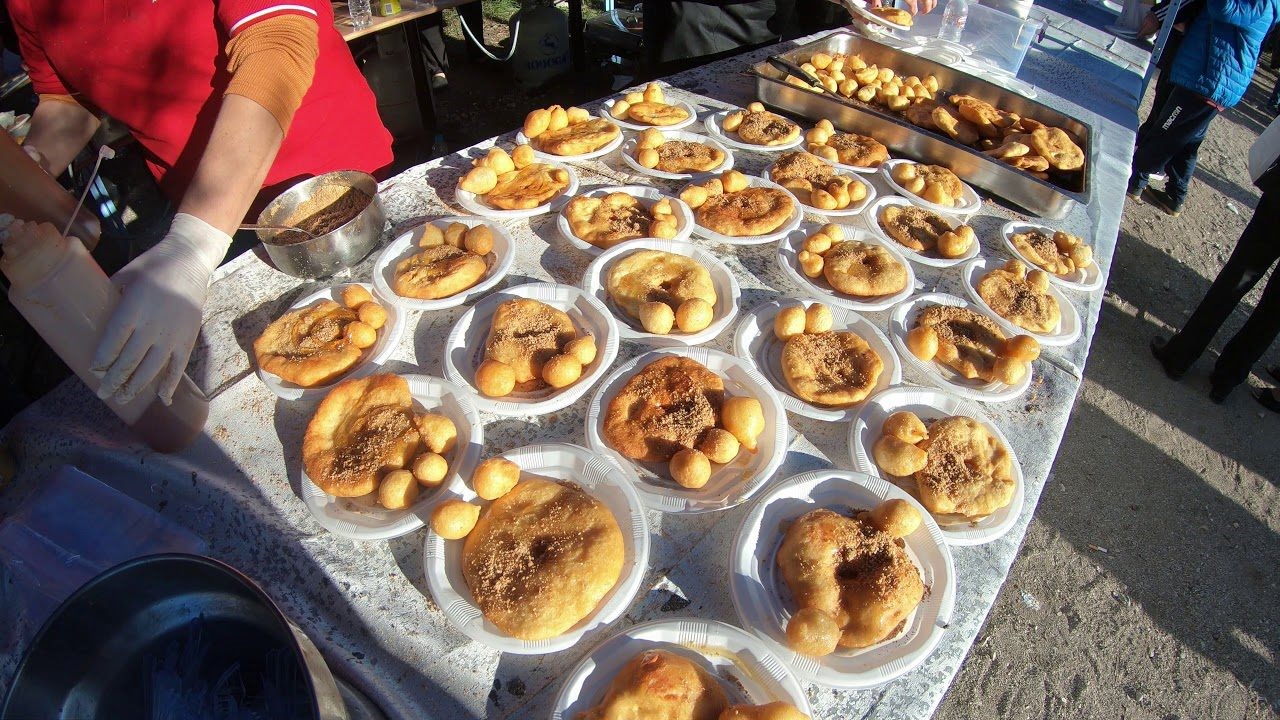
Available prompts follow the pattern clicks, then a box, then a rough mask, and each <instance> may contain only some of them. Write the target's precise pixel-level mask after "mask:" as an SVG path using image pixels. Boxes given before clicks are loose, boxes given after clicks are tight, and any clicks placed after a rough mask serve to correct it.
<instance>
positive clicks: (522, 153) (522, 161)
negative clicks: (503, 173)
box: [511, 145, 537, 170]
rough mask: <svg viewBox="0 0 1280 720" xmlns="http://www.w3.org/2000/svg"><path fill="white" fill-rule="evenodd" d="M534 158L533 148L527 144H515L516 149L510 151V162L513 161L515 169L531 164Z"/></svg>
mask: <svg viewBox="0 0 1280 720" xmlns="http://www.w3.org/2000/svg"><path fill="white" fill-rule="evenodd" d="M536 159H537V158H536V157H535V156H534V154H533V148H532V147H531V146H529V145H517V146H516V149H515V150H512V151H511V162H513V163H515V166H516V169H517V170H520V169H522V168H525V167H528V166H529V165H532V164H533V162H534V160H536Z"/></svg>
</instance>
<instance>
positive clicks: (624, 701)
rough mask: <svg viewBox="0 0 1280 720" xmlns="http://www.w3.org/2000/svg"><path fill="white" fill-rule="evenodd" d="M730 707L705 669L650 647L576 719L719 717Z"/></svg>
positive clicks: (709, 719)
mask: <svg viewBox="0 0 1280 720" xmlns="http://www.w3.org/2000/svg"><path fill="white" fill-rule="evenodd" d="M728 707H729V698H728V697H727V696H726V695H725V693H724V689H723V688H721V687H720V683H719V681H717V680H716V679H715V678H714V677H712V676H711V675H710V674H708V673H707V672H706V671H705V670H703V669H702V668H700V667H698V666H697V665H696V664H694V663H693V662H691V661H690V660H688V659H687V658H684V657H682V656H680V655H677V654H676V653H673V652H667V651H666V650H646V651H644V652H642V653H640V654H639V655H636V656H635V657H633V658H631V660H630V661H628V662H627V664H626V665H624V666H623V667H622V670H620V671H618V674H617V676H616V677H614V679H613V682H611V683H609V690H608V691H607V692H606V693H605V695H604V698H602V699H601V700H600V704H599V705H596V706H595V707H593V708H591V709H590V710H588V711H587V712H585V713H582V714H580V715H578V717H577V718H576V720H719V718H720V714H721V713H722V712H724V711H725V709H726V708H728Z"/></svg>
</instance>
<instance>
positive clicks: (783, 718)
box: [720, 700, 809, 720]
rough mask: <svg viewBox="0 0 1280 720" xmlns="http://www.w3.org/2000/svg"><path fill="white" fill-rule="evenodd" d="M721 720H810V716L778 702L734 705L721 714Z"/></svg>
mask: <svg viewBox="0 0 1280 720" xmlns="http://www.w3.org/2000/svg"><path fill="white" fill-rule="evenodd" d="M720 720H809V716H808V715H805V714H804V713H802V712H800V710H799V709H798V708H797V707H796V706H795V705H792V704H791V703H787V702H782V701H781V700H778V701H775V702H771V703H767V704H765V705H734V706H732V707H730V708H729V709H728V710H725V711H724V712H723V713H721V714H720Z"/></svg>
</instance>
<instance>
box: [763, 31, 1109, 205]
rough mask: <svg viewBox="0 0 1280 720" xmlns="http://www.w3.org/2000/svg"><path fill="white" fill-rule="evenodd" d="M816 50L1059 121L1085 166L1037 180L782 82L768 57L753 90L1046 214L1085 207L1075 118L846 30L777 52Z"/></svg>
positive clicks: (900, 121)
mask: <svg viewBox="0 0 1280 720" xmlns="http://www.w3.org/2000/svg"><path fill="white" fill-rule="evenodd" d="M817 52H825V53H828V54H836V53H844V54H846V55H853V54H855V53H856V54H858V55H861V56H862V59H863V60H865V61H866V62H867V64H869V65H870V64H874V65H879V66H880V67H888V68H892V69H893V71H894V72H895V73H897V74H899V75H905V76H910V75H915V76H917V77H922V78H923V77H925V76H926V75H930V74H932V75H934V76H935V77H937V78H938V86H939V88H941V89H942V91H944V92H946V93H951V94H957V93H963V94H966V95H972V96H973V97H976V98H979V99H981V100H985V101H987V102H989V103H991V104H992V105H994V106H996V107H998V108H1001V109H1002V110H1006V111H1009V112H1014V113H1017V114H1019V115H1021V116H1024V117H1031V118H1035V119H1036V120H1039V121H1040V122H1042V123H1045V124H1046V125H1052V126H1056V127H1060V128H1062V129H1063V130H1065V131H1067V132H1068V133H1070V134H1071V135H1073V136H1074V137H1075V138H1076V139H1077V141H1079V142H1080V143H1081V146H1080V147H1081V149H1082V150H1083V151H1084V156H1085V165H1084V168H1083V169H1082V170H1080V171H1079V172H1076V173H1070V174H1055V175H1052V176H1051V177H1050V180H1048V181H1046V180H1041V179H1039V178H1036V177H1033V176H1032V175H1030V174H1029V173H1025V172H1022V171H1021V170H1016V169H1014V168H1012V167H1010V166H1009V165H1006V164H1004V163H1002V162H1000V161H999V160H996V159H995V158H992V157H989V156H987V155H984V154H982V153H981V152H979V151H978V150H975V149H973V148H971V147H968V146H965V145H961V144H960V143H958V142H955V141H954V140H952V139H951V138H949V137H947V136H946V135H943V134H941V133H937V132H934V131H931V130H926V129H924V128H921V127H917V126H915V125H912V124H911V123H909V122H907V121H906V119H904V118H903V117H901V116H900V115H898V114H896V113H893V112H891V111H889V110H887V109H885V108H882V107H879V106H873V105H870V104H868V103H863V102H860V101H858V100H857V99H848V98H845V97H842V96H840V95H837V94H833V93H821V94H819V93H814V92H811V91H808V90H805V89H803V88H799V87H796V86H794V85H789V84H787V83H786V82H784V80H785V78H786V75H785V74H784V73H783V72H781V71H780V70H778V69H777V68H775V67H773V66H772V65H770V64H769V63H768V62H763V63H760V64H758V65H756V66H754V67H753V68H752V72H753V73H754V74H755V76H756V94H757V96H758V97H759V98H760V100H761V101H762V102H764V103H765V104H767V105H771V106H773V107H775V108H777V109H779V110H783V111H785V112H788V113H791V114H794V115H799V116H802V117H805V118H808V119H811V120H815V121H816V120H820V119H822V118H827V119H828V120H830V121H831V122H832V124H834V125H835V126H836V127H837V128H839V129H841V130H845V131H847V132H857V133H860V134H863V135H870V136H872V137H874V138H876V139H877V140H879V141H880V142H882V143H884V144H885V146H886V147H888V148H889V150H890V151H891V152H893V153H895V154H896V155H905V156H907V157H911V158H914V159H916V160H919V161H922V162H928V163H934V164H938V165H945V166H947V167H949V168H951V170H952V171H953V172H955V174H956V175H958V176H959V177H960V178H961V179H963V180H965V181H967V182H969V183H970V184H972V185H975V186H977V187H979V188H982V189H984V190H987V191H988V192H990V193H993V194H995V195H997V196H999V197H1002V198H1004V199H1005V200H1008V201H1009V202H1012V203H1014V204H1016V205H1019V206H1021V207H1023V208H1025V209H1026V210H1029V211H1030V212H1032V213H1035V214H1037V215H1041V216H1043V217H1046V218H1054V219H1056V218H1061V217H1063V216H1064V215H1066V214H1067V212H1068V211H1069V210H1070V209H1071V208H1072V206H1073V205H1074V204H1075V203H1077V202H1079V203H1081V204H1084V205H1087V204H1088V203H1089V197H1090V175H1091V167H1092V165H1093V162H1094V158H1093V155H1092V149H1093V129H1092V128H1091V127H1089V126H1088V125H1086V124H1085V123H1082V122H1080V121H1079V120H1076V119H1075V118H1072V117H1069V116H1067V115H1064V114H1062V113H1060V112H1058V111H1057V110H1054V109H1053V108H1051V107H1048V106H1047V105H1042V104H1040V103H1038V102H1035V101H1034V100H1030V99H1028V98H1025V97H1023V96H1021V95H1019V94H1017V93H1015V92H1012V91H1010V90H1006V89H1004V88H1002V87H1000V86H998V85H994V84H992V83H989V82H987V81H986V80H983V79H981V78H977V77H974V76H973V75H969V74H967V73H963V72H960V71H959V70H956V69H955V68H951V67H947V66H946V65H940V64H938V63H936V62H933V61H932V60H927V59H925V58H921V57H917V56H915V55H911V54H909V53H904V52H901V51H899V50H896V49H894V48H891V47H888V46H886V45H881V44H880V43H877V42H875V41H874V40H870V39H868V38H865V37H863V36H861V35H855V34H853V33H849V32H836V33H832V34H831V35H828V36H826V37H824V38H821V39H819V40H815V41H814V42H811V43H808V44H806V45H802V46H800V47H798V48H795V49H794V50H790V51H788V52H786V53H782V54H781V57H783V58H785V59H787V60H790V61H791V62H793V63H795V64H796V65H799V64H801V63H803V62H805V61H806V60H808V58H810V57H811V56H813V54H814V53H817Z"/></svg>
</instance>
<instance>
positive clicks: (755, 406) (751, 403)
mask: <svg viewBox="0 0 1280 720" xmlns="http://www.w3.org/2000/svg"><path fill="white" fill-rule="evenodd" d="M720 417H721V424H722V425H724V429H725V430H728V431H729V432H731V433H733V436H734V437H736V438H738V442H739V443H741V444H742V447H744V448H746V449H748V450H750V451H751V452H755V451H756V447H757V444H756V439H757V438H759V437H760V433H762V432H764V406H762V405H761V404H760V401H759V400H757V399H755V398H751V397H742V396H737V397H731V398H727V399H725V401H724V405H723V406H722V407H721V408H720Z"/></svg>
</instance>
